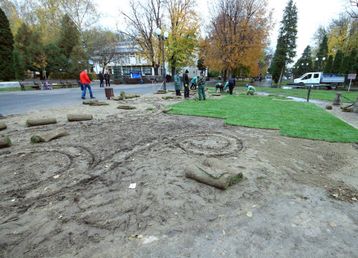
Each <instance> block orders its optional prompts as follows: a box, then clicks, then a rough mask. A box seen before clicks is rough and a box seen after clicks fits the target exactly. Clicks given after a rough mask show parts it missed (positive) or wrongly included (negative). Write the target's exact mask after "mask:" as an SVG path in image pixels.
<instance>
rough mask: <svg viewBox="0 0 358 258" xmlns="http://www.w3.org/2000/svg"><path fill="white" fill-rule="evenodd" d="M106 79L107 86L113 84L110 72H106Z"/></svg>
mask: <svg viewBox="0 0 358 258" xmlns="http://www.w3.org/2000/svg"><path fill="white" fill-rule="evenodd" d="M104 79H105V81H106V87H107V86H111V82H110V81H111V76H110V75H109V73H108V72H106V73H105V74H104Z"/></svg>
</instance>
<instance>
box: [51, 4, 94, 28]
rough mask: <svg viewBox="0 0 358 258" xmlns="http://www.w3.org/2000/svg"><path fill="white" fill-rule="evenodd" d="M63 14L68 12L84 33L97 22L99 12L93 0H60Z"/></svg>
mask: <svg viewBox="0 0 358 258" xmlns="http://www.w3.org/2000/svg"><path fill="white" fill-rule="evenodd" d="M58 3H59V7H60V10H61V11H62V13H63V14H67V15H68V16H69V17H70V18H71V19H72V20H73V22H74V23H75V24H76V26H77V28H78V30H79V31H80V32H81V33H82V32H83V30H85V29H88V28H89V27H91V26H92V25H93V24H94V23H96V22H97V20H98V18H99V14H98V13H97V9H96V6H95V5H94V3H93V0H59V1H58Z"/></svg>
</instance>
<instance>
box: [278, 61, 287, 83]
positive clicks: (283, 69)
mask: <svg viewBox="0 0 358 258" xmlns="http://www.w3.org/2000/svg"><path fill="white" fill-rule="evenodd" d="M284 71H285V65H284V66H283V67H282V70H281V74H280V78H279V79H278V85H279V86H281V82H282V77H283V72H284Z"/></svg>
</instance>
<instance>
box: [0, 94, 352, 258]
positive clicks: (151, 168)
mask: <svg viewBox="0 0 358 258" xmlns="http://www.w3.org/2000/svg"><path fill="white" fill-rule="evenodd" d="M176 101H178V100H175V99H174V100H163V99H162V98H161V96H154V97H141V98H140V99H133V100H128V101H125V103H126V104H128V105H134V106H136V107H137V108H136V109H135V110H119V109H117V108H116V107H117V106H118V105H119V103H118V102H112V101H110V105H109V106H100V107H88V106H84V105H78V106H74V107H68V108H67V107H66V108H63V109H61V110H49V111H46V112H41V113H40V112H37V113H32V114H30V115H21V116H13V117H8V118H6V119H5V122H6V123H7V124H8V129H6V131H5V133H6V134H7V135H9V136H10V137H11V139H12V140H13V143H14V145H13V146H12V147H11V148H8V149H3V150H0V164H1V165H0V175H1V176H0V206H1V209H0V217H1V220H0V246H1V248H0V256H1V257H73V256H77V257H220V256H224V257H252V256H255V257H257V256H262V257H311V256H315V257H354V256H357V254H358V253H357V248H356V243H357V241H358V239H357V230H358V221H357V214H358V205H357V202H356V198H357V197H358V191H357V189H358V174H357V171H358V162H356V157H357V154H358V148H357V146H356V145H354V144H353V145H352V144H340V143H327V142H321V141H311V140H302V139H294V138H287V137H282V136H280V135H278V132H277V131H275V130H259V129H251V128H243V127H233V126H225V125H224V123H223V121H222V120H218V119H207V118H200V117H185V116H171V115H167V114H164V113H162V112H161V111H162V110H163V109H165V105H167V104H168V103H174V102H176ZM73 112H80V113H91V114H93V115H94V120H92V121H86V122H79V123H76V122H74V123H68V122H66V114H67V113H73ZM29 116H31V117H32V116H35V117H42V116H54V117H56V118H57V119H58V124H55V125H48V126H41V127H37V128H26V127H25V126H24V125H25V121H26V119H27V118H28V117H29ZM60 126H61V127H64V128H65V129H66V130H67V131H68V132H69V133H70V135H68V136H65V137H63V138H60V139H56V140H54V141H51V142H49V143H42V144H37V145H33V144H30V137H31V135H32V134H33V132H37V131H47V130H50V129H55V128H58V127H60ZM2 133H3V132H2ZM205 157H217V158H219V159H221V160H222V161H224V162H226V164H228V165H229V166H230V167H232V168H233V169H237V170H240V171H242V173H243V174H244V180H243V181H241V182H240V183H238V184H237V185H234V186H232V187H230V188H229V189H228V190H226V191H222V190H218V189H216V188H213V187H210V186H207V185H204V184H200V183H198V182H196V181H193V180H191V179H188V178H185V176H184V168H185V166H186V165H187V164H193V163H195V162H198V161H199V160H202V159H204V158H205ZM133 183H135V184H136V187H135V188H133V187H131V188H129V186H130V185H131V184H133Z"/></svg>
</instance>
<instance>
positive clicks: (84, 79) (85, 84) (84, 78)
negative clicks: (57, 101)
mask: <svg viewBox="0 0 358 258" xmlns="http://www.w3.org/2000/svg"><path fill="white" fill-rule="evenodd" d="M80 83H81V88H82V99H85V98H86V89H87V88H88V91H89V94H90V97H91V99H94V97H93V93H92V89H91V84H90V83H91V79H90V78H89V77H88V74H87V69H85V70H83V71H82V72H81V73H80Z"/></svg>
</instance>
